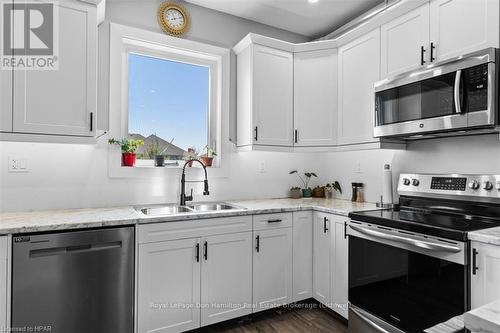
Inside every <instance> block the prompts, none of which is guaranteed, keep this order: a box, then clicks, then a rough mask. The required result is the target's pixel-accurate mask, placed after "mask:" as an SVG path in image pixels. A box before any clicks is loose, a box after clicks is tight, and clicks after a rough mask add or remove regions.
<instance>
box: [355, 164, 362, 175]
mask: <svg viewBox="0 0 500 333" xmlns="http://www.w3.org/2000/svg"><path fill="white" fill-rule="evenodd" d="M354 172H355V173H362V171H361V162H358V163H357V164H356V168H355V170H354Z"/></svg>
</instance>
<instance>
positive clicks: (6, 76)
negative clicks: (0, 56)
mask: <svg viewBox="0 0 500 333" xmlns="http://www.w3.org/2000/svg"><path fill="white" fill-rule="evenodd" d="M0 132H12V71H9V70H0Z"/></svg>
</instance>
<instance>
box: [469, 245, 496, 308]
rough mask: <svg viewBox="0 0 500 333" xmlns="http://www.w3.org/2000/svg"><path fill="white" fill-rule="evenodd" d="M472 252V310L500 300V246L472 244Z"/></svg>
mask: <svg viewBox="0 0 500 333" xmlns="http://www.w3.org/2000/svg"><path fill="white" fill-rule="evenodd" d="M471 252H472V253H471V258H472V260H471V261H472V264H471V270H472V272H471V308H472V309H475V308H478V307H480V306H483V305H485V304H488V303H490V302H493V301H496V300H498V299H500V246H495V245H491V244H483V243H479V242H471ZM474 266H475V267H474Z"/></svg>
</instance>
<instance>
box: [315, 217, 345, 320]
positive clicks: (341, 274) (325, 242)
mask: <svg viewBox="0 0 500 333" xmlns="http://www.w3.org/2000/svg"><path fill="white" fill-rule="evenodd" d="M346 222H347V217H344V216H340V215H333V214H327V213H320V212H315V213H314V226H313V229H314V240H313V244H314V249H313V281H314V282H313V297H314V298H315V299H316V300H317V301H318V302H320V303H322V304H324V305H326V306H328V307H329V308H331V309H332V310H334V311H335V312H337V313H338V314H340V315H341V316H343V317H344V318H347V312H348V311H347V310H348V308H347V303H348V299H347V296H348V269H349V267H348V246H347V244H348V240H347V237H346V235H345V225H346Z"/></svg>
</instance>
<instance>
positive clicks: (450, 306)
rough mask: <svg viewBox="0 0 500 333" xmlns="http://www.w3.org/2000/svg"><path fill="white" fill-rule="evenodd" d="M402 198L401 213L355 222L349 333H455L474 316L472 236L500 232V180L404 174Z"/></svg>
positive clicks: (377, 213) (358, 217)
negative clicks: (494, 229) (464, 318)
mask: <svg viewBox="0 0 500 333" xmlns="http://www.w3.org/2000/svg"><path fill="white" fill-rule="evenodd" d="M398 193H399V195H400V199H399V206H398V207H396V208H394V209H389V210H374V211H366V212H358V213H351V214H350V215H349V217H350V219H351V220H350V222H349V227H348V230H347V233H348V235H349V305H350V308H349V332H351V333H372V332H376V333H379V332H384V333H392V332H398V333H399V332H411V333H422V332H426V333H432V332H454V330H453V329H451V328H450V329H449V331H446V328H449V327H460V318H459V317H458V318H457V316H460V315H462V314H463V313H464V312H466V311H468V310H469V309H470V274H473V273H472V272H471V267H473V266H474V264H473V262H474V261H475V258H474V256H473V257H472V258H471V255H470V251H469V241H468V236H467V235H468V232H471V231H474V230H480V229H486V228H492V227H498V226H500V175H497V176H479V175H458V174H453V175H418V174H402V175H401V176H400V179H399V184H398ZM443 323H445V324H443ZM454 325H455V326H454ZM458 331H459V332H465V330H464V329H459V330H458Z"/></svg>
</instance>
